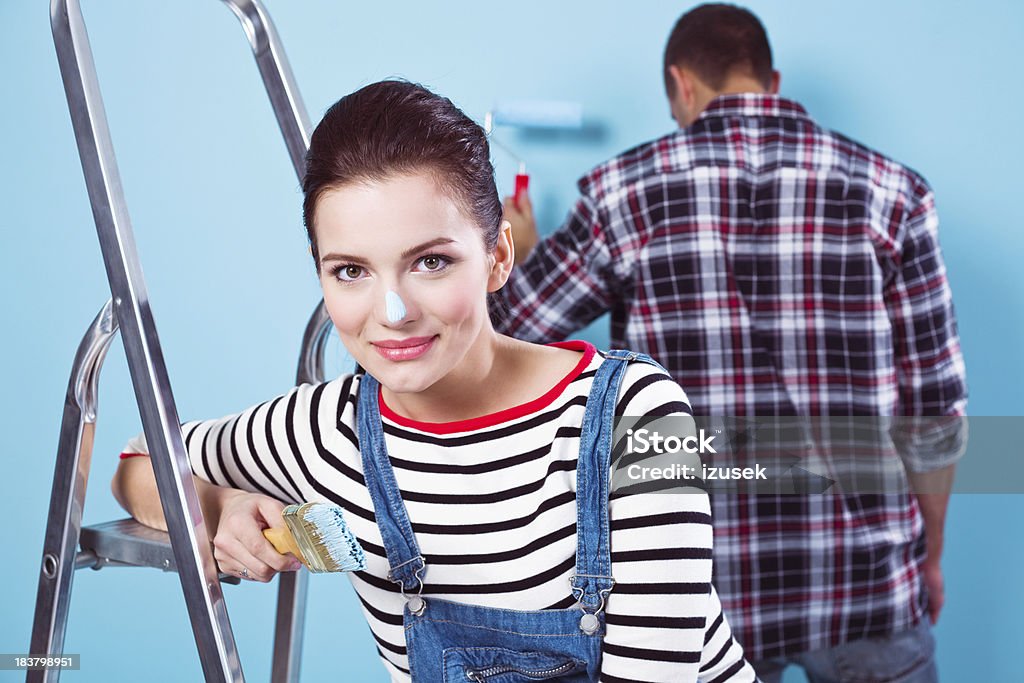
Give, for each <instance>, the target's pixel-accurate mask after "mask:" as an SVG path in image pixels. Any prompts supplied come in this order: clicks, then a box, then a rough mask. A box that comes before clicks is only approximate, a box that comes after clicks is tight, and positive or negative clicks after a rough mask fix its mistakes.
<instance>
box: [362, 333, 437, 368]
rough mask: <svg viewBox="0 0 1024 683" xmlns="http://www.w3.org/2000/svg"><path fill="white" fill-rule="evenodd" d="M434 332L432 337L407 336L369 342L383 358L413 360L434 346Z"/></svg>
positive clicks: (397, 360) (398, 360) (399, 360)
mask: <svg viewBox="0 0 1024 683" xmlns="http://www.w3.org/2000/svg"><path fill="white" fill-rule="evenodd" d="M435 339H437V335H436V334H435V335H434V336H432V337H409V338H408V339H383V340H381V341H375V342H370V344H371V346H373V348H374V349H376V351H377V353H379V354H380V355H381V356H383V357H384V358H385V359H387V360H390V361H395V362H401V361H409V360H415V359H416V358H419V357H420V356H422V355H423V354H425V353H426V352H427V351H429V350H430V349H431V347H433V346H434V340H435Z"/></svg>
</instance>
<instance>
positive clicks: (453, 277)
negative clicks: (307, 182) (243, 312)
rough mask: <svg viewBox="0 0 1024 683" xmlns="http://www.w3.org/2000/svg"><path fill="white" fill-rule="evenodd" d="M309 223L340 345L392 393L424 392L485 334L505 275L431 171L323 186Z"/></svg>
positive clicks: (325, 298)
mask: <svg viewBox="0 0 1024 683" xmlns="http://www.w3.org/2000/svg"><path fill="white" fill-rule="evenodd" d="M314 227H315V230H316V238H317V246H318V250H319V253H320V255H321V256H320V283H321V285H322V287H323V292H324V303H325V304H326V306H327V311H328V312H329V313H330V316H331V319H332V320H333V321H334V325H335V327H336V328H337V330H338V334H339V336H340V337H341V341H342V343H343V344H344V345H345V348H346V349H348V351H349V353H351V354H352V356H353V357H354V358H355V359H356V361H358V362H359V364H360V365H361V366H362V367H363V368H364V369H365V370H366V371H367V372H368V373H369V374H371V375H373V376H374V377H376V378H377V379H378V380H379V381H380V382H381V383H382V384H383V385H384V386H385V387H387V388H388V389H389V390H390V391H392V392H395V393H406V392H420V391H424V390H425V389H428V388H430V387H431V386H433V385H434V384H435V383H436V382H438V381H439V380H441V379H443V378H445V377H446V376H447V375H448V374H449V373H450V372H451V371H452V370H453V369H454V368H457V367H458V366H459V364H460V363H461V362H463V360H464V359H466V358H467V354H470V352H471V351H472V350H473V349H474V345H475V344H477V343H478V342H479V341H480V340H481V339H483V338H484V337H483V335H482V334H481V333H482V332H484V331H485V330H487V331H489V330H490V329H491V328H490V320H489V318H488V316H487V293H488V292H489V291H495V290H497V289H498V288H500V287H501V286H502V285H503V284H504V282H505V278H506V277H507V270H506V269H504V268H503V267H502V266H501V263H499V262H498V260H499V259H500V254H499V259H496V257H495V254H491V253H488V252H487V250H486V248H485V246H484V242H483V233H482V232H481V230H480V228H479V227H477V226H476V224H474V223H473V221H472V220H471V219H470V218H469V217H467V216H466V215H464V213H463V212H462V211H460V210H459V207H458V205H457V204H456V203H455V202H454V201H452V200H451V199H450V198H449V197H448V196H447V194H445V193H444V192H442V191H441V190H440V189H439V188H438V186H437V184H436V183H435V181H434V180H433V178H432V177H431V176H430V175H429V174H427V173H417V174H413V175H403V176H395V177H392V178H388V179H386V180H383V181H367V182H360V183H356V184H351V185H345V186H343V187H341V188H339V189H335V190H330V191H328V192H327V193H325V194H324V195H323V197H321V199H320V201H319V203H318V204H317V207H316V213H315V225H314ZM500 251H501V250H500V249H499V252H500ZM389 292H390V293H389ZM399 300H400V301H399ZM402 309H404V315H402V313H403V310H402Z"/></svg>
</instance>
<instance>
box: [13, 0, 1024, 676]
mask: <svg viewBox="0 0 1024 683" xmlns="http://www.w3.org/2000/svg"><path fill="white" fill-rule="evenodd" d="M267 4H268V5H269V7H268V9H269V10H270V12H271V14H272V16H273V17H274V18H275V20H276V22H277V24H278V29H279V31H280V33H281V36H282V38H283V40H284V42H285V45H286V47H287V49H288V51H289V56H290V58H291V60H292V66H293V69H294V72H295V74H296V77H297V79H298V81H299V84H300V86H301V87H302V88H303V93H304V96H305V100H306V104H307V106H308V108H309V111H310V112H311V116H312V117H313V118H314V120H315V119H317V118H318V117H319V114H320V113H321V112H323V110H324V109H325V108H326V107H327V106H328V105H329V104H330V103H331V102H333V101H334V100H335V99H337V98H338V97H339V96H340V95H342V94H344V93H346V92H348V91H350V90H353V89H355V88H356V87H358V86H360V85H363V84H365V83H368V82H371V81H374V80H377V79H379V78H382V77H386V76H404V77H407V78H409V79H412V80H417V81H421V82H423V83H425V84H427V85H429V86H432V87H433V88H435V89H436V90H438V91H440V92H442V93H444V94H447V95H449V96H450V97H452V98H453V99H454V100H455V101H456V103H458V104H460V105H461V106H462V107H463V108H464V109H465V110H466V111H467V112H468V113H469V114H470V115H472V116H475V117H480V118H482V116H483V114H484V112H485V111H486V110H487V109H488V108H489V106H490V105H491V104H492V103H493V102H494V101H496V100H498V99H501V98H503V97H504V98H515V99H520V98H558V99H570V100H577V101H580V102H582V104H583V106H584V110H585V115H586V118H587V120H588V129H587V133H586V134H584V135H581V136H575V137H573V136H569V137H566V136H554V137H552V136H533V137H531V136H526V135H523V134H518V133H515V132H511V131H506V130H501V131H499V134H500V135H501V136H502V139H503V140H504V141H505V142H506V143H507V144H509V145H511V146H514V147H515V149H516V150H517V151H519V153H520V154H521V155H522V156H524V157H525V158H526V159H527V160H528V162H529V163H530V168H531V171H532V174H533V179H532V186H533V188H534V197H535V201H536V204H537V207H538V211H539V215H540V219H541V222H542V224H543V226H544V227H545V229H551V228H553V227H554V226H555V225H556V224H557V223H558V222H559V220H560V219H561V217H562V216H563V215H564V213H565V211H566V210H567V208H568V207H569V206H570V204H571V202H572V201H573V196H574V195H573V191H574V181H575V179H576V178H577V177H578V176H579V175H580V174H582V173H583V172H584V171H585V170H586V169H587V168H588V167H589V166H591V165H593V164H595V163H597V162H599V161H601V160H602V159H605V158H607V157H609V156H611V155H613V154H614V153H616V152H617V151H620V150H622V149H624V148H626V147H628V146H632V145H633V144H636V143H638V142H641V141H644V140H646V139H649V138H651V137H655V136H658V135H661V134H663V133H665V132H668V131H669V130H670V128H671V125H670V124H671V121H670V120H669V118H668V110H667V106H666V103H665V101H664V99H663V95H662V90H661V88H662V85H661V77H660V71H659V64H660V54H661V50H662V47H663V44H664V40H665V38H666V36H667V33H668V30H669V28H670V26H671V24H672V22H673V21H674V20H675V18H676V17H677V16H678V15H679V14H680V13H681V12H682V11H683V10H685V9H686V8H687V7H689V6H690V5H691V3H688V2H682V3H668V2H663V1H661V0H658V1H655V0H637V1H635V2H629V3H624V2H611V1H608V0H601V1H595V0H589V1H587V2H583V1H581V0H576V1H573V2H568V1H567V2H550V1H548V2H537V1H534V0H524V1H523V2H519V3H505V4H500V5H493V4H491V5H488V4H480V3H473V2H468V1H464V0H463V1H459V2H445V3H423V2H412V1H410V0H403V1H401V2H373V3H355V2H344V3H343V2H337V1H328V0H321V1H313V0H303V1H301V2H299V1H293V2H284V1H283V0H267ZM44 5H45V3H44V2H42V1H41V0H40V1H33V2H27V1H25V0H22V1H20V2H3V3H0V64H2V65H3V67H2V69H3V72H2V73H3V77H2V80H0V84H2V91H3V102H4V106H3V107H0V130H2V133H0V150H2V153H0V163H2V170H0V179H2V180H0V198H2V207H3V210H2V211H0V234H2V237H0V245H2V248H0V265H2V273H3V275H2V277H3V280H2V285H3V291H6V292H7V295H6V296H5V301H4V304H5V310H4V312H3V318H4V320H5V321H6V324H5V325H4V331H5V334H4V337H3V341H2V342H0V344H2V346H0V352H2V353H0V355H2V360H0V363H2V366H0V367H2V375H0V377H2V378H3V383H4V384H3V386H4V390H3V391H2V393H0V406H2V413H3V414H4V416H5V419H4V422H3V424H4V425H5V433H6V434H7V436H6V438H7V442H6V443H5V445H4V456H3V457H4V462H5V464H4V465H3V469H2V470H0V472H2V477H0V506H2V507H0V510H2V512H3V518H4V519H6V521H7V523H6V525H5V526H6V528H7V531H6V532H5V536H6V537H7V538H8V541H7V542H6V547H7V552H6V554H5V558H4V561H3V562H2V563H0V586H3V589H4V591H3V595H4V602H5V604H4V606H3V607H2V608H0V651H2V652H18V651H24V650H26V649H27V647H28V636H29V630H30V624H31V614H32V609H33V604H34V598H35V587H36V579H37V562H38V557H39V549H40V547H41V542H42V534H43V528H44V522H45V516H46V509H47V503H48V497H49V489H50V480H51V476H52V467H53V460H54V453H55V447H56V441H57V429H58V426H59V419H60V413H61V407H62V400H63V395H64V391H65V386H66V382H67V373H68V370H69V367H70V363H71V358H72V355H73V353H74V350H75V347H76V345H77V343H78V340H79V338H80V336H81V333H82V331H83V329H84V327H85V326H86V324H87V323H88V322H89V320H91V319H92V317H93V315H94V314H95V312H96V311H97V310H98V308H99V306H100V305H101V303H102V302H103V301H104V300H105V298H106V297H107V291H106V282H105V279H104V274H103V269H102V265H101V261H100V257H99V250H98V248H97V242H96V238H95V232H94V228H93V225H92V218H91V213H90V209H89V205H88V202H87V199H86V194H85V190H84V184H83V182H82V175H81V170H80V167H79V162H78V158H77V156H76V153H75V147H74V139H73V136H72V132H71V126H70V122H69V117H68V112H67V107H66V104H65V101H64V95H63V91H62V89H61V85H60V76H59V73H58V70H57V65H56V58H55V56H54V52H53V46H52V43H51V39H50V34H49V26H48V21H47V11H46V8H45V7H44ZM751 7H752V8H753V9H754V10H755V11H756V12H757V13H758V14H759V15H760V16H761V17H762V19H763V20H764V22H765V23H766V25H767V27H768V30H769V33H770V35H771V37H772V43H773V46H774V49H775V54H776V61H777V64H778V67H779V68H780V69H781V71H782V73H783V81H782V86H783V93H784V94H785V95H788V96H791V97H794V98H796V99H798V100H801V101H802V102H803V103H804V104H805V105H806V106H807V108H808V109H809V110H810V112H811V113H812V114H813V115H814V116H816V117H817V118H818V119H819V120H820V121H821V122H822V123H823V124H825V125H827V126H829V127H833V128H837V129H839V130H841V131H843V132H845V133H846V134H848V135H850V136H852V137H854V138H857V139H860V140H862V141H864V142H866V143H868V144H870V145H872V146H874V147H876V148H878V149H880V150H882V151H884V152H886V153H888V154H890V155H891V156H894V157H895V158H897V159H899V160H901V161H904V162H906V163H908V164H910V165H911V166H913V167H915V168H916V169H918V170H919V171H921V172H922V173H924V174H925V175H926V176H927V177H928V179H929V180H930V181H931V183H932V184H933V186H934V188H935V190H936V193H937V196H938V204H939V210H940V212H941V215H942V221H943V227H942V233H941V234H942V241H943V246H944V248H945V251H946V257H947V263H948V267H949V275H950V279H951V281H952V284H953V287H954V291H955V296H956V303H957V305H958V308H959V319H960V326H961V332H962V335H963V344H964V348H965V352H966V357H967V363H968V369H969V372H970V385H971V393H972V395H971V412H972V413H974V414H978V415H1021V414H1024V399H1022V398H1021V397H1020V392H1019V386H1018V384H1019V382H1020V379H1021V377H1022V376H1024V373H1022V365H1024V361H1022V360H1021V356H1020V354H1018V353H1017V349H1018V347H1019V346H1020V339H1021V337H1022V333H1024V304H1022V303H1021V301H1022V300H1024V272H1022V269H1021V267H1020V265H1019V263H1020V257H1019V254H1020V253H1021V252H1022V250H1024V232H1022V231H1021V229H1020V223H1021V221H1020V219H1021V210H1020V206H1019V204H1018V201H1019V199H1020V197H1021V190H1020V184H1021V180H1022V177H1021V173H1020V170H1019V168H1020V167H1019V163H1020V159H1022V158H1024V141H1022V135H1024V133H1022V130H1024V127H1022V126H1021V125H1020V118H1021V113H1020V112H1021V108H1022V106H1024V99H1022V96H1021V90H1020V88H1019V81H1020V72H1021V68H1022V66H1024V64H1022V59H1021V57H1020V53H1019V43H1020V36H1021V31H1022V29H1024V5H1021V4H1020V3H1018V2H1013V1H1011V0H1003V1H1000V2H987V3H984V4H977V3H970V4H969V3H956V2H949V1H939V0H932V1H931V2H924V1H923V0H921V1H914V2H911V1H909V0H884V1H883V0H862V1H861V2H857V3H851V2H832V1H830V2H822V1H821V0H786V1H782V0H777V1H774V2H770V1H768V0H752V2H751ZM85 15H86V19H87V22H88V25H89V27H90V32H91V37H92V40H93V44H94V49H95V53H96V61H97V67H98V71H99V75H100V82H101V84H102V87H103V89H104V95H105V96H106V98H107V107H108V111H109V119H110V128H111V130H112V132H113V137H114V142H115V145H116V149H117V153H118V161H119V164H120V168H121V173H122V177H123V180H124V186H125V190H126V193H127V197H128V200H129V207H130V210H131V217H132V220H133V223H134V225H135V229H136V233H137V240H138V245H139V250H140V253H141V255H142V261H143V264H144V269H145V275H146V278H147V283H148V286H149V291H150V295H151V297H152V301H153V308H154V311H155V313H156V320H157V322H158V326H159V330H160V332H161V335H162V340H163V344H164V351H165V354H166V359H167V363H168V366H169V369H170V372H171V377H172V380H173V387H174V390H175V392H176V397H177V400H178V406H179V412H180V414H181V415H182V417H186V418H187V417H209V416H213V415H220V414H224V413H226V412H230V411H234V410H237V409H240V408H243V407H245V406H248V405H250V404H252V403H255V402H257V401H260V400H263V399H265V398H268V397H270V396H273V395H276V394H277V393H279V392H281V391H283V390H285V389H286V388H288V387H289V385H290V383H291V381H292V378H293V374H294V365H295V358H296V353H297V348H298V342H299V338H300V334H301V330H302V325H303V324H304V321H305V319H306V317H307V315H308V314H309V312H310V311H311V310H312V307H313V305H314V304H315V302H316V300H317V290H316V281H315V278H314V276H313V273H312V269H311V267H310V263H309V258H308V255H307V253H306V243H305V238H304V236H303V233H302V228H301V222H300V214H299V204H300V194H299V192H298V183H297V181H296V179H295V177H294V175H293V173H292V170H291V168H290V165H289V163H288V160H287V157H286V155H285V151H284V146H283V144H282V143H281V141H280V138H279V136H278V133H277V130H276V127H275V123H274V120H273V117H272V115H271V113H270V109H269V106H268V104H267V102H266V99H265V96H264V94H263V91H262V87H261V84H260V81H259V78H258V76H257V72H256V69H255V67H254V65H253V62H252V58H251V56H250V52H249V48H248V46H247V44H246V43H245V41H244V39H243V37H242V33H241V31H240V29H239V27H238V24H237V22H236V20H235V19H234V17H233V16H232V15H231V13H230V12H229V11H228V10H227V9H226V8H225V7H223V6H222V5H221V4H220V3H219V2H216V1H215V0H191V1H190V2H174V3H158V2H156V1H155V0H137V1H136V2H127V1H122V2H100V1H96V0H92V1H90V0H86V2H85ZM497 160H498V166H499V182H500V184H501V185H502V186H503V187H504V188H506V189H507V188H508V186H509V181H510V180H511V175H512V174H513V173H514V166H513V165H512V164H511V163H510V161H509V160H508V159H503V158H502V157H501V156H500V155H498V157H497ZM594 334H595V336H594V338H595V339H597V340H601V339H606V338H607V336H606V334H605V333H604V331H598V332H595V333H594ZM138 429H139V423H138V417H137V412H136V409H135V407H134V403H133V400H132V391H131V388H130V385H129V382H128V379H127V372H126V368H125V363H124V359H123V352H122V350H121V348H120V345H119V344H115V346H114V348H113V349H112V351H111V353H110V358H109V360H108V362H107V366H106V368H105V374H104V381H103V390H102V392H101V412H100V425H99V429H98V433H97V437H96V448H95V458H94V460H95V462H94V464H93V468H92V474H93V477H92V487H91V491H90V494H91V495H90V498H89V501H88V505H87V507H86V511H85V516H86V522H87V523H91V522H99V521H103V520H106V519H110V518H113V517H116V516H118V515H119V514H120V513H119V510H118V508H117V506H116V504H115V503H114V502H113V500H112V499H111V498H110V495H109V493H108V488H107V482H108V481H109V479H110V476H111V474H112V472H113V470H114V467H115V461H116V454H117V453H118V452H119V450H120V447H121V445H122V444H123V442H124V441H125V439H126V437H128V436H129V435H131V434H133V433H135V432H137V431H138ZM1022 513H1024V497H1022V496H1004V497H996V496H980V495H979V496H973V497H968V496H958V497H956V498H955V499H954V500H953V502H952V505H951V509H950V520H949V527H948V538H947V551H946V552H947V556H946V562H945V564H946V580H947V586H948V605H947V607H946V612H945V614H944V616H943V619H942V622H941V623H940V627H939V629H938V637H939V642H940V655H939V662H940V666H941V669H942V672H943V674H944V680H946V681H1008V680H1016V679H1018V677H1019V652H1018V651H1019V648H1020V644H1021V642H1022V640H1021V633H1022V628H1021V626H1020V613H1021V610H1022V608H1024V588H1022V587H1021V586H1022V584H1021V582H1020V580H1019V571H1013V570H1012V569H1011V568H1012V567H1019V566H1020V564H1021V563H1022V562H1024V549H1022V547H1021V541H1020V538H1021V534H1020V532H1019V530H1017V529H1015V527H1016V526H1017V525H1016V522H1017V520H1018V519H1019V518H1020V516H1021V514H1022ZM227 595H228V601H229V608H230V611H231V616H232V619H233V623H234V625H235V627H236V634H237V639H238V642H239V647H240V650H241V653H242V656H243V662H244V665H245V670H246V672H247V673H248V675H249V678H250V680H257V681H258V680H266V679H267V678H268V675H269V662H270V647H269V645H270V632H271V629H272V616H273V610H272V603H273V597H274V596H273V590H270V589H267V588H266V587H261V586H256V585H247V586H243V587H239V588H229V589H228V591H227ZM306 634H307V645H306V655H305V659H304V670H305V673H306V676H305V680H307V681H321V680H360V681H363V680H367V681H368V680H380V679H381V677H382V676H381V669H380V666H379V664H378V663H377V662H376V655H375V653H374V651H373V642H372V640H371V638H370V637H369V634H368V630H367V628H366V627H365V625H364V623H363V621H362V617H361V615H360V614H359V612H358V610H357V606H356V605H355V603H354V600H353V598H352V594H351V591H350V589H349V587H348V585H347V582H346V581H345V580H344V579H343V578H341V577H332V576H318V577H314V580H313V586H312V589H311V600H310V614H309V622H308V628H307V631H306ZM66 651H68V652H80V653H82V655H83V657H82V662H83V663H82V667H83V668H82V671H81V672H80V673H78V674H73V675H72V674H68V675H67V678H68V680H82V681H107V680H148V681H186V680H197V679H198V678H199V677H200V673H199V667H198V663H197V658H196V655H195V648H194V645H193V643H192V639H191V635H190V632H189V628H188V621H187V617H186V615H185V610H184V606H183V604H182V602H181V599H180V591H179V587H178V583H177V578H176V577H175V576H174V575H163V574H160V573H158V572H155V571H128V570H111V569H108V570H104V571H102V572H98V573H97V572H82V573H79V574H78V576H77V577H76V579H75V594H74V601H73V603H72V608H71V621H70V626H69V629H68V637H67V647H66ZM20 678H21V677H20V676H15V675H14V674H13V673H11V672H0V680H19V679H20ZM790 680H797V679H796V678H795V677H793V678H791V679H790Z"/></svg>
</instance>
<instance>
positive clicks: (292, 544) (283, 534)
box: [263, 503, 366, 574]
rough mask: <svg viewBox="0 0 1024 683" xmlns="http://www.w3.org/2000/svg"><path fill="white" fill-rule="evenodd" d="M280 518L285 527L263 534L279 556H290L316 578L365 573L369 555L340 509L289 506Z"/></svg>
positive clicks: (324, 506) (313, 505)
mask: <svg viewBox="0 0 1024 683" xmlns="http://www.w3.org/2000/svg"><path fill="white" fill-rule="evenodd" d="M281 516H282V517H283V518H284V523H285V526H284V527H275V528H272V529H264V530H263V535H264V536H265V537H266V539H267V540H268V541H270V542H271V543H272V544H273V546H274V548H276V549H277V552H279V553H281V554H282V555H284V554H287V553H291V554H292V555H294V556H295V557H296V558H297V559H298V560H299V561H300V562H302V564H304V565H306V567H307V568H308V569H309V571H311V572H313V573H316V574H319V573H323V572H351V571H359V570H363V569H366V555H365V554H364V553H363V549H362V547H361V546H360V545H359V542H358V541H357V540H356V537H355V535H353V533H352V531H351V530H350V529H349V528H348V525H347V524H345V518H344V517H343V516H342V514H341V508H339V507H337V506H336V505H329V504H328V503H303V504H301V505H289V506H288V507H286V508H285V509H284V510H283V511H282V512H281Z"/></svg>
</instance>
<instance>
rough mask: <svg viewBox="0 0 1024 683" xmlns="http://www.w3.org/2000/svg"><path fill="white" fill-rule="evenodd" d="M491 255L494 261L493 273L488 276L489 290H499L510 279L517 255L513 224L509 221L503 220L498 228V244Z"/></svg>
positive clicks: (492, 265)
mask: <svg viewBox="0 0 1024 683" xmlns="http://www.w3.org/2000/svg"><path fill="white" fill-rule="evenodd" d="M490 256H491V259H492V263H491V273H490V275H489V276H488V278H487V291H488V292H497V291H498V290H499V289H501V288H502V287H504V286H505V283H506V282H507V281H508V276H509V274H510V273H511V272H512V264H514V263H515V257H516V247H515V244H514V243H513V242H512V224H511V223H509V222H508V221H502V222H501V228H499V230H498V244H497V245H495V247H494V251H493V252H491V254H490Z"/></svg>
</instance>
